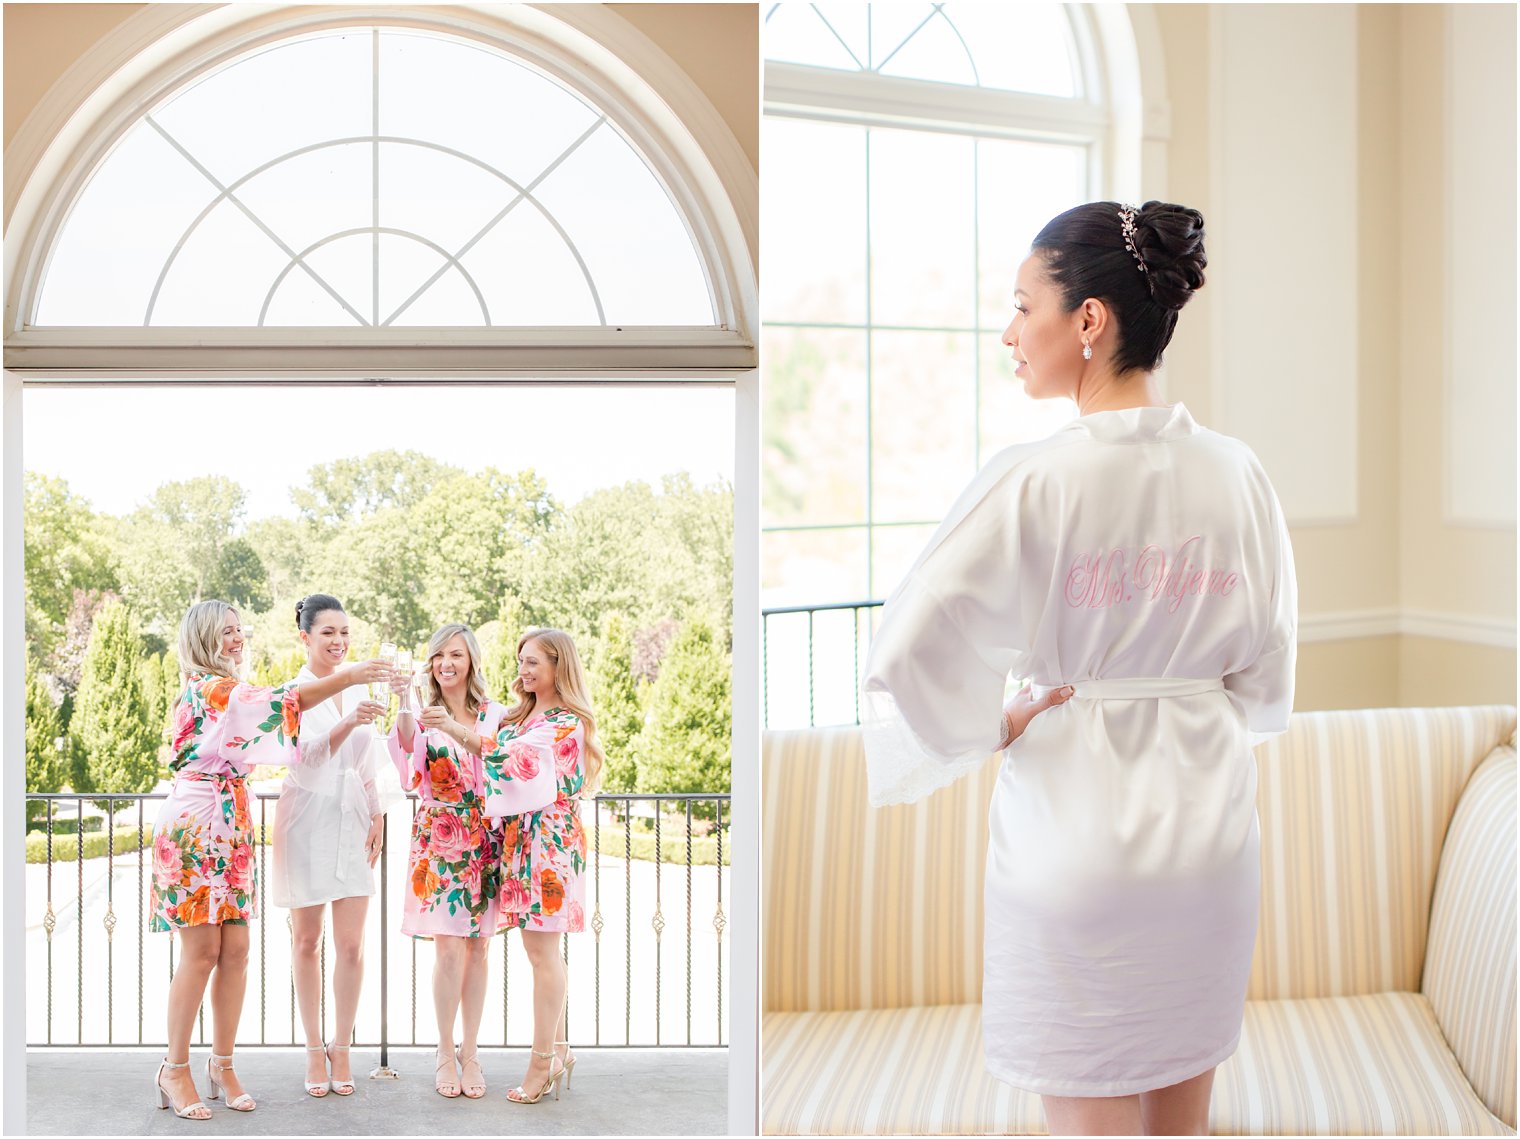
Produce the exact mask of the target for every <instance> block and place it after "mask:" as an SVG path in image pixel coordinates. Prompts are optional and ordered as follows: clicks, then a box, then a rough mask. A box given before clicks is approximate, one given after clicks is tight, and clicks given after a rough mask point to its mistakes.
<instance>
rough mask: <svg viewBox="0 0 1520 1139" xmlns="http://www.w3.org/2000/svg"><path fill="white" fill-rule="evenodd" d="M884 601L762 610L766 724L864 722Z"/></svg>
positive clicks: (801, 725) (792, 725)
mask: <svg viewBox="0 0 1520 1139" xmlns="http://www.w3.org/2000/svg"><path fill="white" fill-rule="evenodd" d="M881 605H882V602H880V601H844V602H840V603H838V604H833V605H794V606H786V607H782V608H776V609H762V610H761V611H760V643H761V646H762V652H763V658H762V663H761V678H762V679H761V684H762V690H763V693H764V701H763V706H762V723H763V724H764V726H765V727H767V728H811V727H816V726H817V725H819V724H858V723H860V677H861V668H862V667H863V666H864V665H865V660H866V652H867V650H868V649H869V648H870V645H871V634H872V633H873V632H874V631H875V618H876V616H877V614H876V613H875V612H874V610H877V609H879V608H881Z"/></svg>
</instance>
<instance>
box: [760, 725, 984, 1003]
mask: <svg viewBox="0 0 1520 1139" xmlns="http://www.w3.org/2000/svg"><path fill="white" fill-rule="evenodd" d="M763 778H764V782H765V787H764V791H763V796H764V797H763V799H762V802H763V803H764V809H763V814H764V819H765V824H764V835H763V839H762V841H763V843H764V846H763V848H762V849H764V851H765V875H764V885H763V888H762V889H763V898H762V907H763V908H762V915H763V918H762V920H763V921H764V923H765V927H764V928H765V961H764V972H763V986H764V991H765V1004H764V1007H765V1008H766V1009H774V1010H777V1011H782V1012H791V1011H796V1010H801V1009H811V1010H820V1011H821V1010H828V1009H863V1008H903V1007H906V1006H911V1005H941V1004H970V1003H974V1002H976V1001H980V1000H981V999H982V996H981V993H982V922H981V911H982V879H983V876H984V867H983V862H984V860H985V857H986V852H987V802H988V799H989V798H990V797H991V795H992V785H993V783H994V782H995V780H996V778H997V764H996V762H989V763H988V764H987V765H986V766H985V767H983V768H982V770H981V771H979V772H977V773H976V774H975V775H972V776H968V777H967V778H965V779H963V780H961V781H960V782H959V783H956V784H953V785H952V786H950V787H946V788H944V789H943V790H941V791H938V792H936V793H935V794H933V795H932V796H930V797H929V798H928V799H927V800H925V801H924V802H922V803H916V804H912V805H908V806H898V807H884V808H881V809H879V810H872V809H871V808H870V807H868V806H867V805H866V772H865V753H864V751H863V750H862V747H861V742H860V729H859V728H855V727H849V728H815V729H811V730H808V731H799V732H771V733H767V734H766V738H765V768H764V775H763Z"/></svg>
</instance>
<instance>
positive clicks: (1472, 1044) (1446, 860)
mask: <svg viewBox="0 0 1520 1139" xmlns="http://www.w3.org/2000/svg"><path fill="white" fill-rule="evenodd" d="M1420 989H1421V991H1422V992H1423V993H1424V994H1425V995H1426V996H1427V997H1428V998H1430V1006H1431V1008H1432V1010H1433V1011H1434V1012H1435V1015H1436V1021H1437V1022H1438V1023H1439V1024H1440V1026H1441V1031H1442V1032H1443V1033H1444V1034H1445V1035H1446V1039H1447V1040H1448V1041H1450V1042H1451V1048H1452V1051H1453V1052H1455V1053H1456V1056H1457V1062H1458V1063H1459V1064H1461V1065H1462V1071H1463V1072H1465V1073H1466V1074H1467V1078H1468V1080H1469V1081H1471V1083H1472V1086H1473V1090H1474V1091H1476V1092H1477V1093H1478V1096H1479V1097H1480V1098H1481V1099H1482V1100H1483V1102H1484V1103H1485V1104H1487V1105H1488V1109H1489V1110H1490V1111H1492V1112H1493V1113H1494V1114H1495V1115H1497V1116H1498V1117H1499V1118H1500V1119H1502V1120H1504V1122H1505V1123H1507V1124H1509V1125H1510V1126H1511V1127H1513V1126H1514V1125H1515V749H1514V748H1513V747H1511V746H1505V747H1502V748H1499V749H1497V750H1496V751H1495V752H1494V754H1493V755H1491V756H1490V757H1489V758H1488V759H1487V760H1485V761H1484V763H1483V766H1481V767H1480V768H1478V770H1477V772H1476V773H1475V774H1474V775H1473V777H1472V780H1471V782H1469V783H1468V785H1467V790H1465V791H1463V792H1462V799H1461V802H1459V803H1458V804H1457V812H1456V814H1455V815H1453V816H1452V820H1451V830H1450V831H1449V832H1448V833H1447V836H1446V845H1445V846H1444V847H1443V848H1442V850H1441V870H1440V874H1439V875H1438V876H1437V878H1436V893H1435V900H1434V901H1433V902H1432V903H1431V910H1430V944H1429V946H1428V947H1427V948H1426V951H1425V979H1424V982H1423V984H1422V985H1421V986H1420Z"/></svg>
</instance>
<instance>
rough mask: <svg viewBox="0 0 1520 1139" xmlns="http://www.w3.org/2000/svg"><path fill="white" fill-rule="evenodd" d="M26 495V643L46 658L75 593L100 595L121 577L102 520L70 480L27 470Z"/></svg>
mask: <svg viewBox="0 0 1520 1139" xmlns="http://www.w3.org/2000/svg"><path fill="white" fill-rule="evenodd" d="M22 493H23V507H22V509H23V523H22V524H23V531H24V538H23V550H22V564H23V567H24V573H25V578H26V636H27V645H28V647H29V648H30V649H31V651H32V655H33V656H35V657H36V658H37V659H38V660H39V661H42V660H46V658H47V656H48V654H49V653H50V652H51V651H52V650H53V649H54V647H55V646H56V645H57V643H58V641H59V640H60V639H61V637H62V635H63V625H64V623H65V622H66V621H67V620H68V615H69V612H70V610H71V609H72V608H73V606H74V601H75V594H76V593H78V592H79V591H81V590H82V591H84V592H86V593H92V594H95V595H97V596H98V595H99V594H100V593H102V592H104V591H106V590H112V589H116V588H117V586H118V580H117V572H116V567H115V564H114V558H113V556H112V547H111V542H110V540H109V536H108V534H107V533H105V532H104V530H103V524H102V520H101V519H100V518H99V516H97V515H96V513H95V512H94V511H93V510H91V509H90V506H89V503H87V502H86V501H85V500H84V499H82V498H80V497H79V496H78V495H75V494H73V493H71V492H70V491H69V486H68V483H66V482H65V481H64V480H63V479H59V478H52V477H50V476H47V475H40V474H37V473H36V472H34V471H27V472H26V475H25V477H24V480H23V492H22Z"/></svg>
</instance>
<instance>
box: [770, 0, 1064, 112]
mask: <svg viewBox="0 0 1520 1139" xmlns="http://www.w3.org/2000/svg"><path fill="white" fill-rule="evenodd" d="M1064 9H1065V6H1064V5H1062V4H1048V3H1043V4H1042V3H1028V4H1024V3H1020V4H989V3H986V2H985V0H980V2H979V0H965V2H952V3H943V4H872V5H862V4H843V3H835V4H806V3H799V2H797V0H788V2H786V3H780V4H772V5H771V6H770V7H769V8H767V10H766V18H765V52H766V57H767V58H769V59H773V60H777V61H778V62H785V63H802V64H807V65H809V66H812V67H827V68H833V69H835V70H841V71H866V72H876V73H878V74H881V75H890V76H895V77H898V78H903V79H926V80H930V81H932V82H935V83H951V84H956V85H958V86H966V87H985V88H990V89H994V90H1002V91H1027V92H1031V93H1033V94H1039V95H1059V96H1063V97H1066V98H1074V97H1076V96H1079V95H1081V94H1082V83H1081V71H1080V68H1079V66H1078V60H1077V55H1076V51H1075V45H1074V42H1073V39H1072V34H1071V25H1070V23H1069V21H1068V19H1067V17H1066V13H1065V10H1064Z"/></svg>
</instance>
